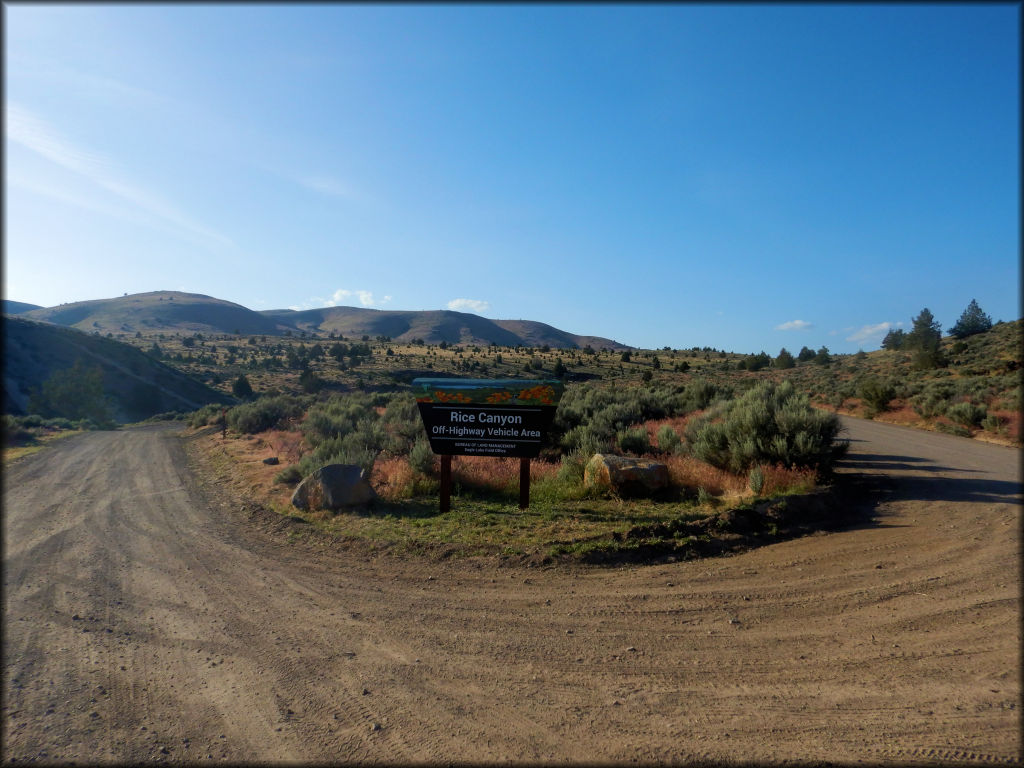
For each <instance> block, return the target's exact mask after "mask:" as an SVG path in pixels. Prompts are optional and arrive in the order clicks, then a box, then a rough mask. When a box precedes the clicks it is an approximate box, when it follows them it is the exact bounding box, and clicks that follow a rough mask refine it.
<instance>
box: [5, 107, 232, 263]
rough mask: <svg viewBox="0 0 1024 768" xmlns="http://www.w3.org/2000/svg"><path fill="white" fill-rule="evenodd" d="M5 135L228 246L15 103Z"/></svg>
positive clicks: (184, 231) (192, 233)
mask: <svg viewBox="0 0 1024 768" xmlns="http://www.w3.org/2000/svg"><path fill="white" fill-rule="evenodd" d="M6 128H7V137H8V138H9V139H11V140H12V141H14V142H15V143H17V144H20V145H21V146H23V147H25V148H26V149H28V150H30V151H32V152H35V153H36V154H38V155H40V156H42V157H44V158H46V159H47V160H49V161H50V162H52V163H54V164H56V165H59V166H61V167H62V168H65V169H66V170H69V171H72V172H73V173H76V174H78V175H80V176H83V177H85V178H86V179H88V180H89V181H91V182H92V183H93V184H95V185H96V186H98V187H101V188H102V189H105V190H107V191H108V192H111V193H113V194H114V195H116V196H118V197H120V198H121V199H122V200H125V201H126V202H128V203H130V204H132V205H133V206H135V207H136V208H138V209H141V210H142V211H143V212H144V213H147V214H149V215H151V216H153V217H155V218H156V219H158V220H160V221H161V222H162V223H164V224H169V225H170V226H171V229H172V230H174V231H176V232H177V234H178V235H179V236H184V237H186V238H188V239H190V240H193V241H194V240H196V239H199V240H200V241H203V242H204V243H205V244H207V245H211V244H216V245H220V246H228V247H231V246H233V245H234V243H233V242H232V241H231V240H230V239H229V238H227V237H225V236H224V235H221V234H220V233H218V232H215V231H213V230H211V229H209V228H207V227H204V226H203V225H201V224H199V223H197V222H195V221H192V220H191V219H190V218H189V217H188V216H186V215H185V214H184V213H182V212H181V211H179V210H178V209H177V208H175V207H174V206H173V205H171V204H169V203H167V202H165V201H163V200H161V199H160V198H159V197H157V196H156V195H153V194H151V193H150V192H147V191H146V190H144V189H141V188H139V187H136V186H134V185H132V184H131V183H129V182H126V181H124V180H122V179H120V178H118V177H117V175H116V174H115V173H114V172H113V171H112V169H111V167H110V163H109V161H108V160H107V159H106V158H105V157H104V156H103V155H101V154H98V153H95V152H90V151H88V150H83V149H81V148H79V147H76V146H75V145H74V144H72V143H71V142H69V141H67V140H65V139H64V138H62V137H61V136H60V135H59V134H58V133H57V132H56V131H55V130H53V129H52V128H51V127H50V126H49V125H48V124H47V123H46V122H45V121H43V120H41V119H40V118H38V117H36V116H35V115H34V114H32V113H31V112H29V111H28V110H26V109H24V108H23V107H21V106H19V105H17V104H11V105H9V106H8V108H7V126H6Z"/></svg>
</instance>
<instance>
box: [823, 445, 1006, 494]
mask: <svg viewBox="0 0 1024 768" xmlns="http://www.w3.org/2000/svg"><path fill="white" fill-rule="evenodd" d="M841 467H842V469H843V470H845V471H844V472H843V476H844V477H846V478H849V479H850V480H851V481H853V482H859V483H861V484H862V485H863V486H864V487H865V489H866V490H869V491H873V492H874V493H875V494H877V495H879V496H881V497H882V499H883V500H885V501H949V502H974V501H978V502H984V503H989V504H1019V503H1020V502H1021V485H1020V483H1019V482H1012V481H1007V480H993V479H986V478H985V477H984V476H983V475H984V473H982V472H979V471H977V470H968V469H958V468H955V467H943V466H938V465H936V464H929V463H927V462H926V461H925V460H923V459H919V458H915V457H912V456H892V455H886V454H863V453H862V454H855V455H853V456H850V457H848V458H846V459H844V460H843V461H842V462H841ZM892 471H898V472H914V473H925V472H927V473H932V474H908V475H886V476H885V477H881V476H879V475H877V474H873V473H878V472H892ZM968 474H970V475H976V476H975V477H957V476H956V475H968Z"/></svg>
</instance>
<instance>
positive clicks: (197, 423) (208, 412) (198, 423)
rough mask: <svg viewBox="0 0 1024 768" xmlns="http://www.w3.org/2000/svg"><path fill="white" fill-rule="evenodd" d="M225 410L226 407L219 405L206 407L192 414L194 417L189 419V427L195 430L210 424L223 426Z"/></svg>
mask: <svg viewBox="0 0 1024 768" xmlns="http://www.w3.org/2000/svg"><path fill="white" fill-rule="evenodd" d="M223 410H224V406H222V405H217V403H210V404H209V405H204V406H203V407H202V408H200V409H199V410H196V411H193V412H192V415H191V416H189V417H188V425H189V426H190V427H192V428H193V429H198V428H199V427H205V426H206V425H208V424H221V423H223V419H222V417H221V413H222V412H223Z"/></svg>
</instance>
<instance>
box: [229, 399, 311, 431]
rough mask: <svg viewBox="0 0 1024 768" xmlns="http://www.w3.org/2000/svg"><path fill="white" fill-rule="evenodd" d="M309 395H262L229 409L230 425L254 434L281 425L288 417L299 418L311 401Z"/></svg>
mask: <svg viewBox="0 0 1024 768" xmlns="http://www.w3.org/2000/svg"><path fill="white" fill-rule="evenodd" d="M311 400H312V399H311V398H309V397H293V396H291V395H278V396H276V397H261V398H259V399H258V400H255V401H253V402H251V403H243V404H242V405H236V406H235V407H234V408H231V409H229V410H228V426H229V427H231V428H232V429H233V430H235V431H236V432H241V433H242V434H248V435H253V434H256V433H257V432H264V431H266V430H268V429H272V428H274V427H277V426H280V425H282V424H283V422H284V421H285V420H286V419H294V418H298V417H299V416H301V415H302V414H303V412H304V411H305V410H306V408H307V407H308V405H309V403H310V402H311Z"/></svg>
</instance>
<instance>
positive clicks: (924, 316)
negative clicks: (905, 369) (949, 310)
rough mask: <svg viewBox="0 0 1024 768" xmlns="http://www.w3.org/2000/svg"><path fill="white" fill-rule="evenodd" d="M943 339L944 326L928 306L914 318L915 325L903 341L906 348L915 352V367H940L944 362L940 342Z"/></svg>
mask: <svg viewBox="0 0 1024 768" xmlns="http://www.w3.org/2000/svg"><path fill="white" fill-rule="evenodd" d="M941 341H942V326H941V325H939V323H938V321H937V320H936V319H935V315H933V314H932V313H931V310H929V309H928V307H925V308H924V309H922V310H921V313H920V314H919V315H918V316H917V317H915V318H914V327H913V328H912V329H911V331H910V333H908V334H907V337H906V339H905V340H904V342H903V347H904V349H910V350H911V351H913V353H914V367H915V368H920V369H924V368H938V367H939V365H941V364H942V353H941V352H940V351H939V342H941Z"/></svg>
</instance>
